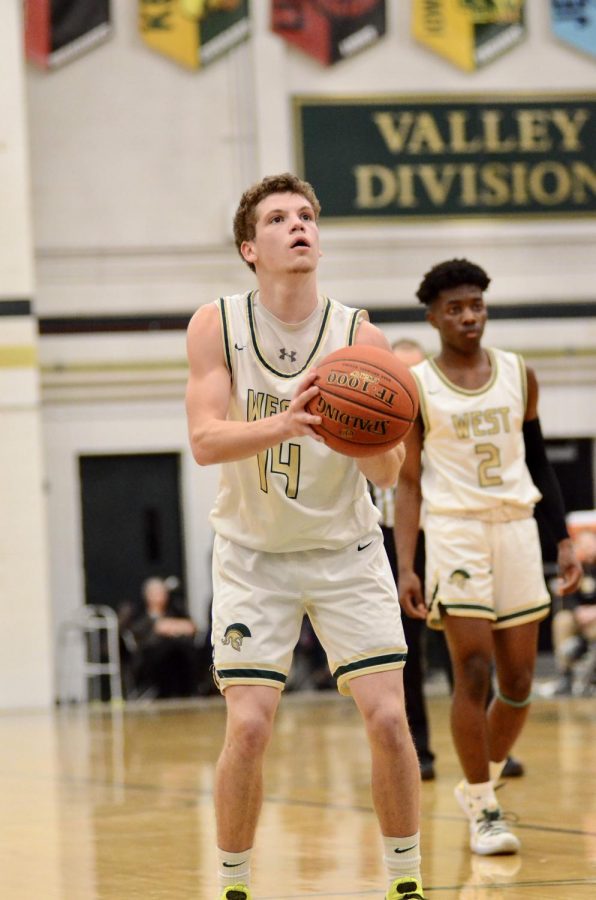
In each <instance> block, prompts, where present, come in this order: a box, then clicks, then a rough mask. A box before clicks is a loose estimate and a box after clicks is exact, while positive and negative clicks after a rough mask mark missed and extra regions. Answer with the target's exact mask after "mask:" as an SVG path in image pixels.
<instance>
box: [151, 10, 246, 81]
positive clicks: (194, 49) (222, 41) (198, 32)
mask: <svg viewBox="0 0 596 900" xmlns="http://www.w3.org/2000/svg"><path fill="white" fill-rule="evenodd" d="M139 30H140V32H141V36H142V38H143V41H144V42H145V43H146V44H147V45H148V46H149V47H151V49H152V50H157V51H158V52H159V53H163V55H164V56H169V57H170V59H173V60H174V61H175V62H177V63H180V64H181V65H183V66H187V67H188V68H189V69H201V68H203V66H206V65H207V64H208V63H210V62H211V61H212V60H214V59H216V58H217V57H218V56H222V55H223V54H224V53H226V52H227V51H228V50H230V49H231V48H232V47H235V46H236V44H239V43H240V42H241V41H243V40H245V39H246V38H247V37H248V36H249V34H250V20H249V0H139Z"/></svg>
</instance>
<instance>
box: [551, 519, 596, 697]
mask: <svg viewBox="0 0 596 900" xmlns="http://www.w3.org/2000/svg"><path fill="white" fill-rule="evenodd" d="M573 543H574V545H575V552H576V554H577V558H578V559H579V561H580V562H581V563H582V565H583V568H584V574H583V578H582V580H581V581H580V584H579V587H578V589H577V591H576V592H575V593H573V594H570V595H569V596H568V597H565V598H559V600H560V603H561V606H560V608H559V609H558V610H557V612H556V613H555V615H554V617H553V623H552V635H553V646H554V650H555V659H556V663H557V671H558V673H559V677H558V680H557V682H556V683H555V685H554V690H553V693H554V694H556V695H565V694H571V693H572V691H573V681H574V667H575V664H576V663H577V662H578V661H579V660H580V659H582V657H583V656H584V654H585V653H586V651H587V650H588V648H589V646H590V644H594V645H595V646H596V532H594V531H592V530H590V529H585V530H582V531H579V532H578V533H577V535H576V537H574V539H573Z"/></svg>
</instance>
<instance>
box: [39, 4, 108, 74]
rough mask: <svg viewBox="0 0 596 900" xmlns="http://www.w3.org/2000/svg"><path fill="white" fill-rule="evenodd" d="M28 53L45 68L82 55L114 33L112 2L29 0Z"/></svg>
mask: <svg viewBox="0 0 596 900" xmlns="http://www.w3.org/2000/svg"><path fill="white" fill-rule="evenodd" d="M24 21H25V54H26V56H27V59H29V60H31V62H34V63H35V64H36V65H38V66H41V68H43V69H50V68H54V67H55V66H59V65H61V64H62V63H66V62H68V61H69V60H71V59H73V58H74V57H76V56H80V55H81V54H82V53H85V52H86V51H87V50H90V49H91V48H92V47H95V46H96V45H97V44H99V43H101V42H102V41H104V40H105V39H106V38H107V37H109V36H110V34H111V33H112V24H111V21H110V0H25V6H24Z"/></svg>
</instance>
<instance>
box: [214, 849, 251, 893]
mask: <svg viewBox="0 0 596 900" xmlns="http://www.w3.org/2000/svg"><path fill="white" fill-rule="evenodd" d="M251 853H252V847H251V848H250V850H243V851H242V853H229V852H228V851H227V850H220V848H219V847H218V848H217V860H218V863H219V868H218V872H217V877H218V879H219V886H220V888H221V889H222V891H223V890H224V888H227V887H230V886H231V885H233V884H245V885H246V887H248V886H249V884H250V856H251Z"/></svg>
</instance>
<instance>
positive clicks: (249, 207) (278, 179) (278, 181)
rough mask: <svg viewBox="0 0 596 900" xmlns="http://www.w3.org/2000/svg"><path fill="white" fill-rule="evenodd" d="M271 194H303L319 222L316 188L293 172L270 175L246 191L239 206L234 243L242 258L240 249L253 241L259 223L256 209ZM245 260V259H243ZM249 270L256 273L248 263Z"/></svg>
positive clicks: (319, 210) (235, 219) (319, 208)
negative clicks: (245, 243) (245, 242)
mask: <svg viewBox="0 0 596 900" xmlns="http://www.w3.org/2000/svg"><path fill="white" fill-rule="evenodd" d="M270 194H301V195H302V196H303V197H304V198H305V199H306V200H308V202H309V203H310V205H311V206H312V208H313V210H314V213H315V219H317V220H318V218H319V213H320V212H321V204H320V203H319V201H318V199H317V195H316V194H315V192H314V188H313V186H312V185H311V184H309V183H308V181H302V179H301V178H298V176H297V175H292V173H291V172H283V173H282V174H281V175H268V176H267V177H266V178H263V180H262V181H259V182H258V183H257V184H253V185H252V187H249V188H248V190H246V191H244V193H243V194H242V197H241V198H240V203H239V204H238V209H237V210H236V214H235V216H234V241H235V242H236V249H237V250H238V253H240V256H242V253H241V251H240V247H241V246H242V244H243V243H244V241H252V240H253V238H254V236H255V226H256V222H257V216H256V209H257V206H258V205H259V203H260V202H261V200H264V199H265V197H268V196H269V195H270ZM242 258H243V259H244V257H242ZM247 266H248V267H249V269H252V270H253V272H254V271H255V267H254V264H253V263H247Z"/></svg>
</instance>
